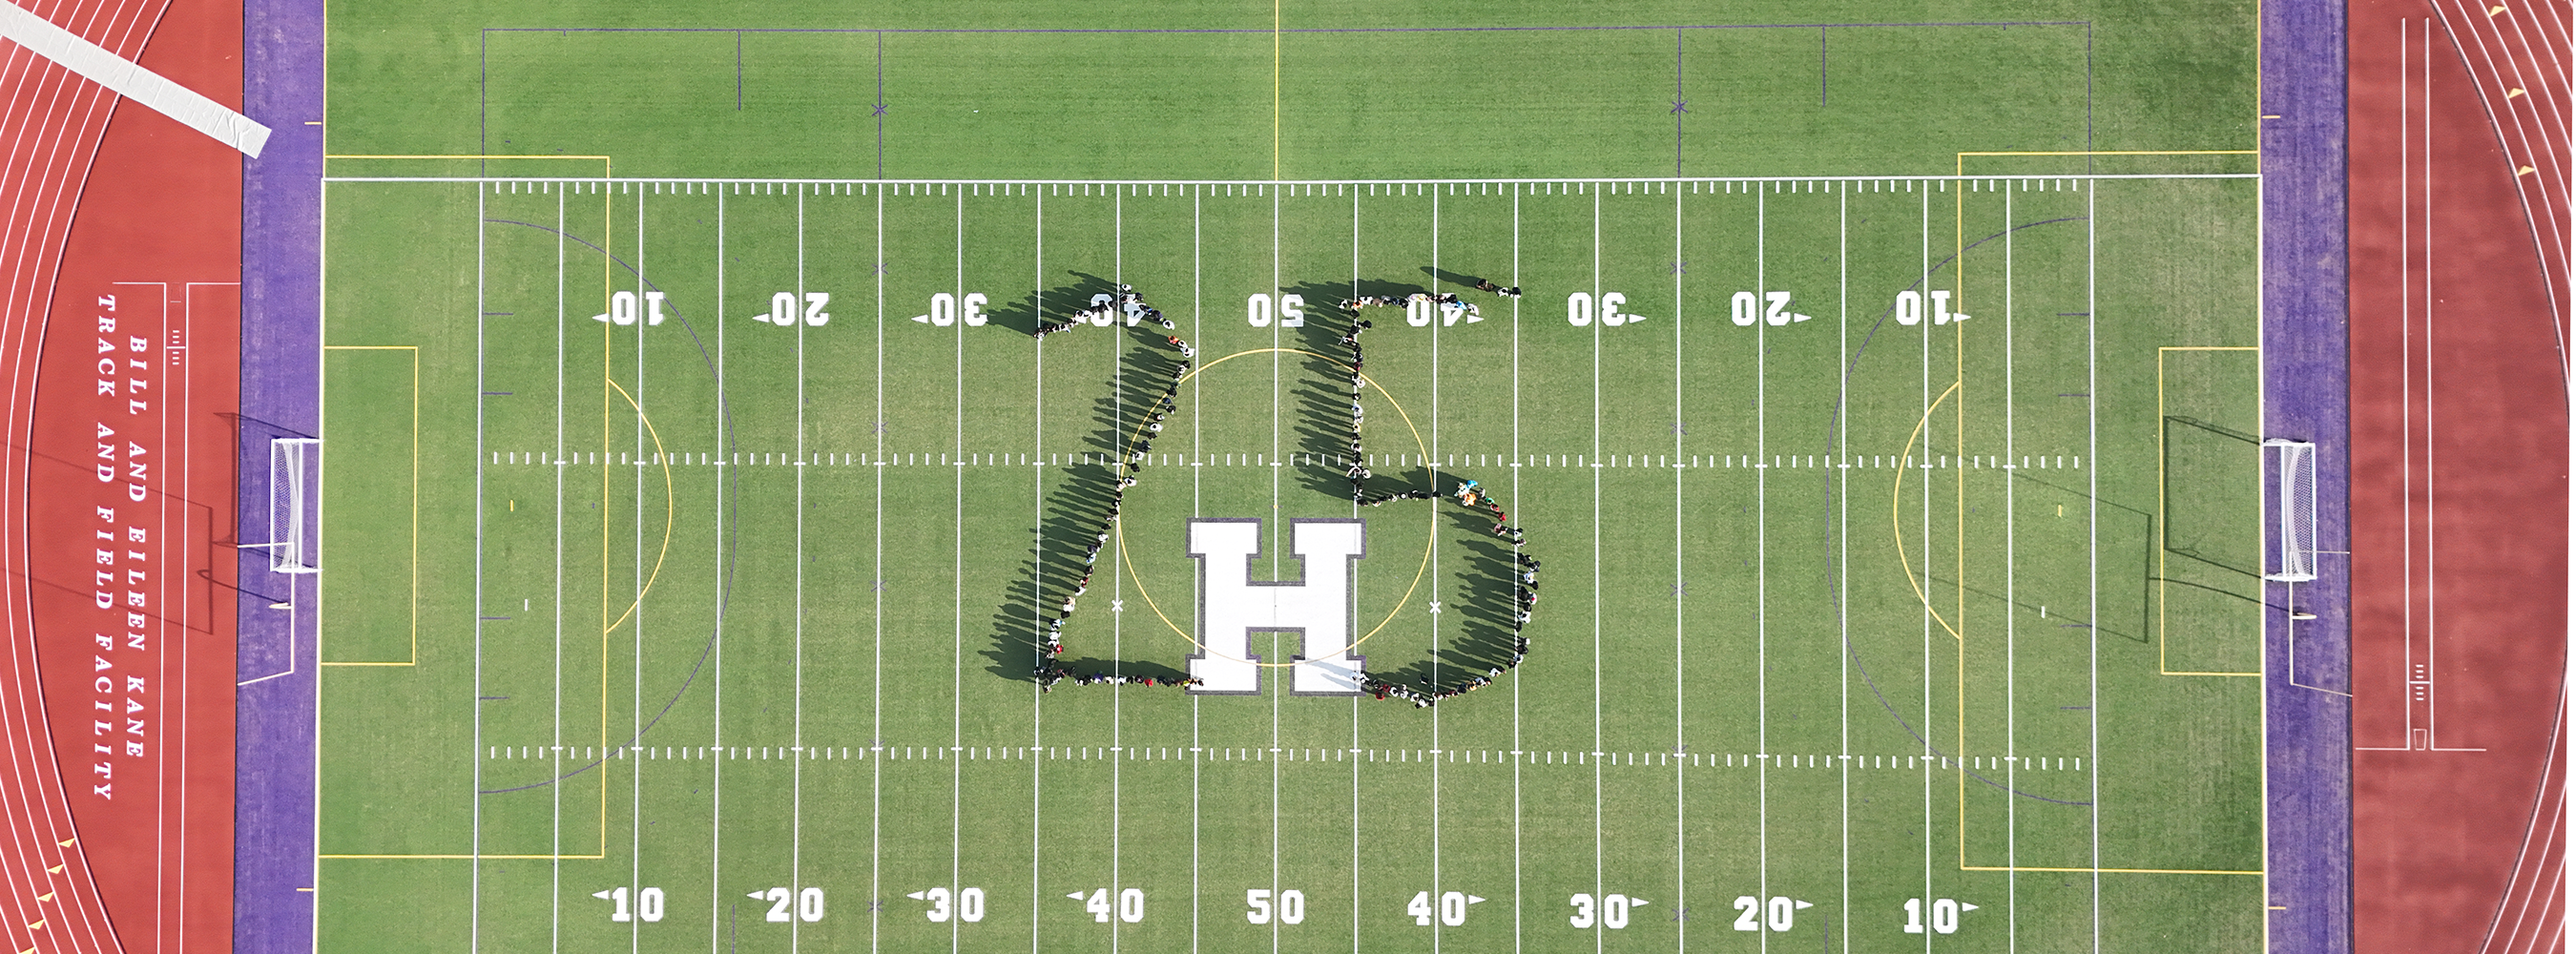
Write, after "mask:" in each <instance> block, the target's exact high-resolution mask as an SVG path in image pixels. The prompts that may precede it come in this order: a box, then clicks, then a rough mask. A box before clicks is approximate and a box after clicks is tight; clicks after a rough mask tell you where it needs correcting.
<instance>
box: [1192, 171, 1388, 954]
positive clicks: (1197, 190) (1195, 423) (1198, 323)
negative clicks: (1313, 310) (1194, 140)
mask: <svg viewBox="0 0 2576 954" xmlns="http://www.w3.org/2000/svg"><path fill="white" fill-rule="evenodd" d="M1205 202H1206V189H1205V188H1203V187H1200V186H1191V187H1190V334H1191V336H1192V337H1194V338H1199V340H1206V339H1205V338H1203V337H1199V336H1200V335H1202V334H1203V333H1204V332H1205V330H1206V327H1207V323H1206V322H1205V321H1204V320H1202V319H1203V317H1204V316H1202V315H1201V314H1200V313H1199V296H1200V292H1201V291H1202V290H1203V288H1204V285H1205V281H1204V279H1203V277H1202V276H1201V274H1200V265H1201V264H1202V262H1201V257H1202V256H1201V252H1200V245H1199V238H1200V227H1201V215H1200V213H1201V211H1202V206H1203V205H1204V204H1205ZM1199 423H1200V415H1199V382H1198V379H1196V378H1192V379H1191V380H1190V457H1191V459H1193V460H1196V459H1198V458H1199V447H1200V444H1199V438H1200V431H1199ZM1201 469H1202V468H1198V467H1192V468H1190V516H1193V517H1196V516H1198V515H1199V472H1200V470H1201ZM1204 700H1205V697H1203V696H1199V695H1196V694H1193V695H1191V696H1190V952H1191V954H1198V949H1199V850H1200V843H1199V774H1200V771H1201V770H1202V769H1203V768H1205V767H1206V763H1205V762H1203V761H1202V760H1201V759H1200V758H1199V751H1200V741H1201V740H1200V738H1199V705H1200V703H1201V702H1203V701H1204ZM1352 791H1353V792H1354V793H1355V794H1354V797H1356V792H1357V791H1358V789H1357V788H1356V783H1354V788H1353V789H1352ZM1354 844H1356V843H1354ZM1351 857H1352V858H1353V860H1354V864H1353V865H1352V866H1351V871H1352V875H1351V877H1352V878H1353V879H1354V880H1353V882H1352V883H1353V884H1357V883H1358V882H1357V880H1356V879H1357V878H1358V877H1359V874H1358V871H1359V866H1358V864H1356V860H1357V859H1358V857H1359V855H1358V849H1357V848H1356V847H1354V848H1353V849H1352V856H1351ZM1352 930H1354V931H1356V930H1358V928H1357V924H1356V922H1354V926H1353V928H1352Z"/></svg>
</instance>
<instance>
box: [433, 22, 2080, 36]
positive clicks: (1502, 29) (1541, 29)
mask: <svg viewBox="0 0 2576 954" xmlns="http://www.w3.org/2000/svg"><path fill="white" fill-rule="evenodd" d="M2092 24H2093V21H2090V20H1963V21H1956V22H1941V23H1685V24H1667V25H1661V26H1657V25H1643V26H1469V27H1292V28H1289V29H1284V30H1275V31H1274V30H1264V29H1259V28H1242V29H1229V28H1207V29H1110V28H1082V27H1054V28H1043V27H1029V28H1016V29H1015V28H1008V27H982V28H976V27H910V28H904V27H887V28H883V29H879V28H875V27H537V26H524V27H484V28H483V30H484V32H487V33H1256V34H1268V33H1274V32H1276V33H1553V32H1571V31H1587V30H1593V31H1621V30H1818V29H1826V28H1833V29H1843V28H1848V27H2017V26H2091V25H2092Z"/></svg>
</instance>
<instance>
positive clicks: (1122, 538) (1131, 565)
mask: <svg viewBox="0 0 2576 954" xmlns="http://www.w3.org/2000/svg"><path fill="white" fill-rule="evenodd" d="M1273 352H1277V353H1280V354H1302V355H1305V356H1307V357H1310V358H1322V359H1324V360H1326V361H1331V362H1333V363H1335V364H1339V365H1341V366H1343V367H1346V368H1347V367H1350V365H1349V364H1348V363H1346V362H1344V361H1342V360H1341V359H1339V358H1335V357H1332V356H1330V355H1322V354H1316V353H1315V352H1312V351H1301V350H1299V349H1296V348H1254V349H1252V350H1250V351H1237V352H1235V353H1233V354H1230V355H1226V356H1225V357H1222V358H1218V359H1216V360H1214V361H1210V362H1208V363H1206V364H1203V365H1200V366H1198V367H1195V368H1192V369H1190V373H1188V374H1185V375H1182V376H1181V380H1180V381H1175V382H1173V384H1175V385H1178V384H1180V383H1181V382H1183V381H1188V380H1189V379H1191V378H1195V377H1198V376H1199V373H1200V372H1202V371H1206V370H1207V369H1209V368H1213V367H1216V366H1217V365H1220V364H1224V363H1226V362H1228V361H1232V360H1234V359H1236V358H1240V357H1243V356H1245V355H1255V354H1270V353H1273ZM1360 378H1361V379H1362V380H1365V381H1367V382H1368V383H1369V386H1370V387H1375V388H1377V391H1378V393H1379V394H1386V395H1387V399H1386V401H1387V404H1388V406H1390V407H1393V408H1395V414H1396V416H1397V417H1400V418H1403V419H1404V427H1405V430H1408V431H1411V432H1413V446H1414V448H1415V449H1416V450H1419V451H1421V452H1422V466H1423V467H1424V468H1425V469H1429V468H1430V467H1431V466H1432V465H1431V447H1430V445H1429V444H1427V443H1425V442H1424V441H1423V440H1422V429H1421V428H1419V427H1415V426H1414V424H1413V415H1411V414H1407V413H1405V411H1404V405H1402V404H1398V403H1396V400H1395V396H1394V395H1392V394H1387V390H1386V388H1384V387H1381V386H1379V385H1378V383H1377V380H1376V379H1374V378H1370V377H1369V376H1367V375H1364V374H1363V375H1361V376H1360ZM1143 426H1144V425H1142V424H1139V425H1137V427H1138V430H1137V431H1136V433H1135V434H1132V435H1130V436H1129V437H1128V445H1129V446H1134V444H1135V441H1136V440H1137V439H1138V438H1141V437H1143V436H1144V434H1145V432H1144V430H1143ZM1434 489H1437V488H1434ZM1111 532H1112V533H1114V534H1116V537H1115V541H1116V543H1117V544H1118V559H1119V561H1120V562H1123V563H1125V564H1127V581H1128V582H1129V583H1131V584H1134V585H1135V587H1136V595H1137V596H1139V597H1142V598H1143V599H1144V600H1145V606H1146V608H1148V609H1151V610H1153V611H1154V616H1155V618H1157V619H1160V620H1162V621H1163V625H1165V626H1168V627H1171V630H1172V632H1174V633H1178V634H1180V637H1181V638H1182V639H1185V640H1188V641H1189V643H1190V645H1191V646H1194V647H1197V648H1198V650H1199V651H1200V652H1203V653H1205V652H1208V648H1207V647H1206V646H1205V645H1202V644H1200V642H1199V639H1198V637H1197V636H1194V635H1191V634H1190V632H1189V631H1188V630H1185V629H1182V628H1181V625H1180V624H1179V623H1175V622H1172V617H1171V616H1170V614H1167V613H1165V612H1163V605H1162V604H1161V603H1157V602H1155V601H1154V595H1153V594H1152V593H1148V592H1146V590H1145V583H1144V579H1145V578H1144V575H1143V574H1140V573H1137V572H1136V562H1135V560H1134V559H1132V558H1130V557H1129V556H1128V555H1127V521H1125V520H1120V521H1118V522H1117V523H1116V524H1115V525H1113V527H1112V530H1111ZM1429 533H1430V534H1431V535H1432V536H1437V535H1438V534H1439V533H1440V511H1439V510H1438V509H1436V508H1435V509H1433V510H1432V512H1431V524H1430V528H1429ZM1430 571H1431V540H1430V539H1429V538H1425V539H1424V540H1423V542H1422V565H1421V566H1418V567H1415V568H1414V570H1413V582H1412V584H1410V585H1408V586H1406V587H1405V588H1404V596H1403V597H1401V598H1399V599H1397V600H1396V601H1395V607H1394V608H1393V609H1389V610H1387V611H1386V618H1385V619H1381V620H1378V621H1377V625H1376V626H1372V627H1370V628H1369V631H1368V632H1367V633H1366V634H1364V635H1362V636H1360V637H1359V638H1358V639H1354V640H1351V645H1350V647H1349V648H1350V649H1351V650H1357V649H1359V648H1360V645H1361V644H1362V643H1366V642H1368V641H1369V639H1370V638H1371V637H1374V636H1376V635H1377V634H1378V632H1379V631H1381V630H1384V629H1386V624H1388V623H1392V622H1395V615H1396V614H1397V613H1401V612H1404V605H1405V604H1406V603H1410V602H1412V601H1413V593H1414V591H1415V590H1418V589H1420V588H1421V587H1422V578H1423V576H1425V575H1426V574H1428V573H1430ZM1209 655H1213V656H1218V657H1220V658H1226V659H1232V658H1233V657H1230V656H1225V655H1224V654H1222V653H1209ZM1233 661H1235V662H1250V663H1252V665H1255V666H1260V667H1263V668H1266V669H1280V668H1286V667H1289V666H1294V665H1297V663H1294V662H1284V663H1282V662H1258V661H1254V660H1245V659H1234V660H1233Z"/></svg>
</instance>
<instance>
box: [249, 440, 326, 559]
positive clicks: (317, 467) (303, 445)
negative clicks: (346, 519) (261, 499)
mask: <svg viewBox="0 0 2576 954" xmlns="http://www.w3.org/2000/svg"><path fill="white" fill-rule="evenodd" d="M321 467H322V440H321V439H320V438H315V437H281V438H276V439H274V440H271V441H269V442H268V536H269V541H268V542H267V543H263V544H258V545H259V546H263V547H267V548H268V569H269V571H270V572H273V573H318V572H321V570H322V567H321V565H320V564H319V562H318V561H317V559H316V558H317V557H318V556H319V554H318V553H316V552H315V551H316V550H317V549H319V548H318V547H316V546H315V545H314V544H316V543H318V542H320V541H318V540H316V539H314V537H315V536H316V533H315V531H316V530H317V529H318V527H317V525H316V522H315V521H314V520H312V519H311V518H310V516H309V511H310V510H311V509H312V507H313V505H314V504H315V503H318V502H319V501H320V498H319V496H318V495H317V494H316V491H317V490H318V489H319V485H320V484H321V480H320V478H321Z"/></svg>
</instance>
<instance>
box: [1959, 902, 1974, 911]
mask: <svg viewBox="0 0 2576 954" xmlns="http://www.w3.org/2000/svg"><path fill="white" fill-rule="evenodd" d="M1976 909H1977V906H1976V905H1973V904H1969V903H1968V902H1965V901H1961V902H1959V910H1961V911H1974V910H1976Z"/></svg>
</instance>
